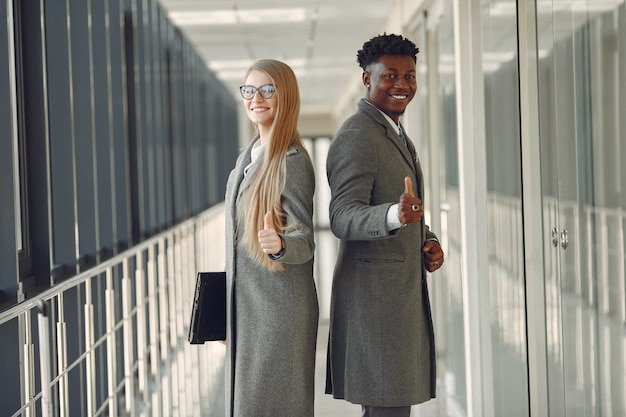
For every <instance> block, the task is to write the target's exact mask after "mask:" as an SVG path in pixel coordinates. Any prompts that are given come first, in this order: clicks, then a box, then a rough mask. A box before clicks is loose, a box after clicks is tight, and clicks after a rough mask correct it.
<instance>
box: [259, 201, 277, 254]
mask: <svg viewBox="0 0 626 417" xmlns="http://www.w3.org/2000/svg"><path fill="white" fill-rule="evenodd" d="M258 236H259V243H260V244H261V248H263V252H264V253H267V254H268V255H275V254H277V253H278V252H280V250H281V249H282V248H283V240H282V239H281V237H280V236H278V233H276V229H274V221H273V220H272V212H271V211H268V212H267V213H265V217H264V219H263V230H261V231H259V233H258Z"/></svg>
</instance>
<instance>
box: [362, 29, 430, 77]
mask: <svg viewBox="0 0 626 417" xmlns="http://www.w3.org/2000/svg"><path fill="white" fill-rule="evenodd" d="M418 52H419V49H418V48H417V46H415V44H414V43H413V42H411V41H410V40H408V39H407V38H403V37H402V36H400V35H394V34H389V35H387V34H386V33H383V34H382V35H378V36H375V37H373V38H372V39H370V40H369V41H367V42H365V43H364V44H363V49H361V50H360V51H359V52H357V54H356V57H357V62H358V63H359V66H360V67H361V68H363V70H365V69H366V68H367V67H368V66H369V65H370V64H372V63H374V62H376V61H378V58H380V57H381V56H383V55H406V56H410V57H412V58H413V61H414V62H417V54H418Z"/></svg>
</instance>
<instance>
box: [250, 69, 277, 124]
mask: <svg viewBox="0 0 626 417" xmlns="http://www.w3.org/2000/svg"><path fill="white" fill-rule="evenodd" d="M265 84H273V81H272V79H271V78H270V76H269V75H267V74H266V73H265V72H263V71H259V70H256V69H255V70H252V71H250V74H248V76H247V77H246V85H251V86H253V87H254V88H259V87H260V86H262V85H265ZM243 105H244V106H245V108H246V114H247V115H248V118H249V119H250V120H251V121H252V122H253V123H255V124H256V125H257V126H258V128H259V130H269V128H270V127H271V126H272V122H273V121H274V117H275V116H276V112H277V111H278V98H277V93H275V94H274V95H273V96H272V97H270V98H263V96H261V92H260V91H256V92H255V93H254V96H253V97H252V99H250V100H245V99H244V100H243Z"/></svg>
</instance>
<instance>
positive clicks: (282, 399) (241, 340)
mask: <svg viewBox="0 0 626 417" xmlns="http://www.w3.org/2000/svg"><path fill="white" fill-rule="evenodd" d="M253 143H254V141H253ZM251 149H252V144H251V145H250V146H249V147H248V148H247V149H246V150H245V151H244V152H242V154H241V155H240V156H239V158H238V159H237V163H236V165H235V168H234V169H233V171H232V172H231V174H230V176H229V179H228V184H227V187H226V198H225V200H226V201H225V204H226V276H227V308H228V310H227V311H228V312H229V314H228V319H227V348H226V364H225V374H226V415H227V416H231V417H251V416H254V417H264V416H267V417H293V416H302V417H312V416H313V396H314V379H315V344H316V339H317V324H318V316H319V314H318V313H319V311H318V303H317V293H316V290H315V283H314V281H313V254H314V250H315V244H314V240H313V222H312V216H313V193H314V190H315V176H314V171H313V166H312V164H311V161H310V159H309V157H308V155H307V153H306V152H305V151H304V149H303V148H300V147H295V146H294V147H292V148H290V149H289V150H288V152H287V158H286V169H287V172H286V175H287V182H286V186H285V189H284V190H283V193H282V206H283V210H284V211H285V213H286V218H285V221H286V223H287V224H288V225H298V226H299V230H298V231H294V232H288V233H287V234H285V235H281V236H282V238H283V239H284V242H285V253H284V255H283V256H282V257H281V258H280V259H279V260H278V261H277V262H282V263H283V265H284V267H285V271H284V272H272V271H269V270H267V269H264V268H261V267H259V266H258V265H257V264H256V263H255V262H254V261H253V260H252V259H251V258H250V257H249V255H248V254H247V252H246V250H245V249H244V248H242V247H241V243H240V241H239V240H238V239H237V236H236V235H237V233H236V230H242V228H243V223H242V220H241V219H242V215H241V213H242V210H245V207H241V206H240V205H238V204H237V197H238V196H239V195H240V193H241V191H242V190H243V189H245V187H246V186H248V185H249V181H248V180H247V179H249V178H250V177H251V176H253V175H255V169H256V168H258V166H259V165H260V160H261V158H262V155H261V156H260V157H259V160H258V162H257V163H255V164H254V165H253V166H252V167H251V168H250V170H249V172H248V174H247V176H246V177H245V178H244V174H243V173H244V168H245V167H246V166H247V165H248V164H249V163H250V151H251ZM235 225H237V226H236V227H237V228H235Z"/></svg>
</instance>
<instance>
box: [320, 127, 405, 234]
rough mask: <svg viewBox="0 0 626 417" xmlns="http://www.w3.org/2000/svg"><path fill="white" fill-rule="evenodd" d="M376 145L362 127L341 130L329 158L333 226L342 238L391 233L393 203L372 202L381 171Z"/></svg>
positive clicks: (330, 213) (334, 141) (335, 232)
mask: <svg viewBox="0 0 626 417" xmlns="http://www.w3.org/2000/svg"><path fill="white" fill-rule="evenodd" d="M379 164H380V161H379V156H378V154H377V148H376V146H375V144H374V143H373V142H372V141H369V140H368V136H367V135H363V131H362V130H360V129H352V130H350V129H347V130H342V131H340V133H338V135H337V137H336V138H335V139H334V140H333V142H332V143H331V146H330V149H329V152H328V157H327V160H326V170H327V175H328V183H329V185H330V188H331V193H332V195H331V201H330V207H329V215H330V226H331V229H332V231H333V233H334V234H335V236H337V237H338V238H340V239H344V240H376V239H382V238H387V237H389V236H390V233H389V230H388V228H387V211H388V210H389V207H390V206H391V205H392V204H393V202H389V203H383V204H375V205H372V204H371V201H372V190H373V189H374V184H375V181H376V180H377V177H378V171H379V168H380V167H379Z"/></svg>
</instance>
